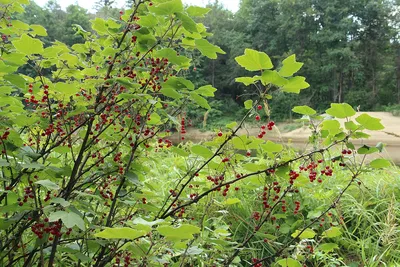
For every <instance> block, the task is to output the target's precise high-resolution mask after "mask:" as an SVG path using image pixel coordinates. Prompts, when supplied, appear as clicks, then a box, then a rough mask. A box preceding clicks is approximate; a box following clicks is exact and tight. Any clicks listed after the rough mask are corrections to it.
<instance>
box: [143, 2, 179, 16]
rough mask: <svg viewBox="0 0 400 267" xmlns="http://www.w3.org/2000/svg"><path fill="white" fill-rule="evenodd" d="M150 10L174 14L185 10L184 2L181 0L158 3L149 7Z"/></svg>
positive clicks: (161, 13) (157, 13)
mask: <svg viewBox="0 0 400 267" xmlns="http://www.w3.org/2000/svg"><path fill="white" fill-rule="evenodd" d="M149 10H150V11H151V12H153V13H154V14H156V15H172V14H174V13H176V12H182V11H183V4H182V1H181V0H171V1H168V2H165V3H161V4H158V5H153V6H151V7H149Z"/></svg>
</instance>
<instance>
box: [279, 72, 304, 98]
mask: <svg viewBox="0 0 400 267" xmlns="http://www.w3.org/2000/svg"><path fill="white" fill-rule="evenodd" d="M308 87H310V84H308V83H307V82H306V78H304V77H302V76H296V77H293V78H290V79H289V80H288V82H287V83H286V84H285V85H284V86H283V87H282V91H283V92H286V93H295V94H299V93H300V91H301V90H303V89H306V88H308Z"/></svg>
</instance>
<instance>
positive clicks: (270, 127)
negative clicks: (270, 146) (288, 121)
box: [257, 121, 275, 139]
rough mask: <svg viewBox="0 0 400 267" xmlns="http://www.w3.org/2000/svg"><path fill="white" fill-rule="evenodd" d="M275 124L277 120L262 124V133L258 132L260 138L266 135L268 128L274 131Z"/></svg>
mask: <svg viewBox="0 0 400 267" xmlns="http://www.w3.org/2000/svg"><path fill="white" fill-rule="evenodd" d="M274 126H275V122H273V121H270V122H269V123H268V124H267V125H262V126H261V127H260V133H259V134H258V136H257V137H258V138H260V139H261V138H263V137H264V135H266V133H267V132H266V130H267V129H268V131H272V127H274Z"/></svg>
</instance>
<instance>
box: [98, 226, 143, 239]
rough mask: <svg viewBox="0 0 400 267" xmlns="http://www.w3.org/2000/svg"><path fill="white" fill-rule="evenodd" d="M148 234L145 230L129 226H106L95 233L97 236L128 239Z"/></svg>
mask: <svg viewBox="0 0 400 267" xmlns="http://www.w3.org/2000/svg"><path fill="white" fill-rule="evenodd" d="M145 234H147V233H146V231H143V230H135V229H132V228H128V227H121V228H106V229H105V230H103V231H101V232H99V233H97V234H95V235H94V236H95V237H100V238H105V239H128V240H134V239H137V238H138V237H141V236H143V235H145Z"/></svg>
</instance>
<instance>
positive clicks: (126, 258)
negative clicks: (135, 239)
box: [114, 252, 136, 267]
mask: <svg viewBox="0 0 400 267" xmlns="http://www.w3.org/2000/svg"><path fill="white" fill-rule="evenodd" d="M121 259H122V260H123V265H121V264H122V262H121ZM132 261H136V259H134V258H132V254H131V252H118V253H117V255H116V256H115V265H114V266H124V267H128V266H129V265H130V264H131V263H132Z"/></svg>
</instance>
